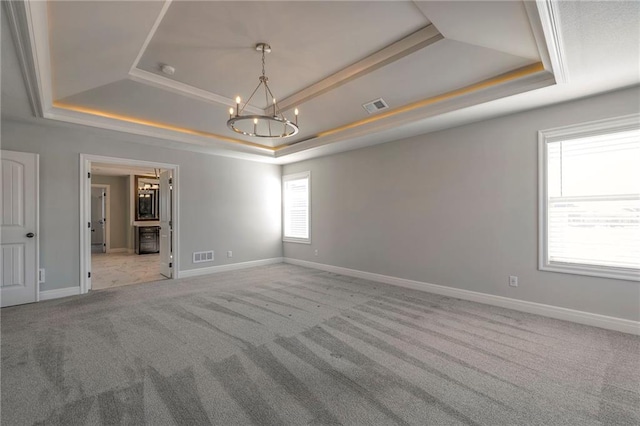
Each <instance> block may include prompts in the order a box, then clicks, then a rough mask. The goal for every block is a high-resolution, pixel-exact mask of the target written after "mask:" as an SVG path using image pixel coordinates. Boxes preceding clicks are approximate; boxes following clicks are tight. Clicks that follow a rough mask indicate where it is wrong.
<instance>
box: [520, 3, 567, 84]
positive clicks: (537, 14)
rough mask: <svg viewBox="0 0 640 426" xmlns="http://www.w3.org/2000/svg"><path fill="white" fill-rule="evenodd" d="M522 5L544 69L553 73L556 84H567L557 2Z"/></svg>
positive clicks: (565, 62) (565, 58)
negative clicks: (543, 63)
mask: <svg viewBox="0 0 640 426" xmlns="http://www.w3.org/2000/svg"><path fill="white" fill-rule="evenodd" d="M524 4H525V9H526V11H527V16H528V17H529V23H530V24H531V29H532V31H533V35H534V38H535V40H536V43H537V44H538V51H539V52H540V54H541V56H542V59H543V62H545V67H546V68H547V69H548V70H550V71H552V72H553V75H554V76H555V78H556V83H558V84H562V83H568V82H569V72H568V67H567V56H566V54H565V52H564V42H563V39H562V32H561V30H560V28H561V25H560V17H559V13H558V2H557V1H556V0H536V2H535V5H534V4H533V3H532V2H528V1H525V2H524Z"/></svg>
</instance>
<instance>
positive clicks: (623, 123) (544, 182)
mask: <svg viewBox="0 0 640 426" xmlns="http://www.w3.org/2000/svg"><path fill="white" fill-rule="evenodd" d="M637 129H640V114H630V115H626V116H622V117H615V118H608V119H604V120H598V121H593V122H588V123H580V124H575V125H570V126H564V127H557V128H553V129H548V130H540V131H538V269H539V270H541V271H550V272H561V273H566V274H577V275H587V276H593V277H602V278H612V279H620V280H629V281H640V270H636V269H631V268H616V267H609V266H597V265H581V264H576V263H561V262H551V261H549V250H548V244H547V243H548V236H549V233H548V216H547V211H548V199H549V198H548V179H547V177H548V171H549V170H548V161H547V160H548V158H547V157H548V156H547V153H548V151H547V147H548V144H549V143H553V142H560V141H566V140H572V139H579V138H584V137H589V136H598V135H606V134H610V133H617V132H622V131H628V130H637Z"/></svg>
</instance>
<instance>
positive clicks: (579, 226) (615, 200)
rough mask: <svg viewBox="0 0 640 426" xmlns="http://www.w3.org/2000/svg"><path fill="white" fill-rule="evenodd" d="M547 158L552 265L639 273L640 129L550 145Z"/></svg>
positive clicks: (548, 144)
mask: <svg viewBox="0 0 640 426" xmlns="http://www.w3.org/2000/svg"><path fill="white" fill-rule="evenodd" d="M546 154H547V158H546V164H547V176H546V179H547V188H546V198H547V199H546V230H547V235H546V237H547V241H546V245H547V247H546V248H547V250H546V256H547V259H546V263H547V264H548V265H569V266H572V265H573V266H578V267H580V266H582V267H586V268H590V269H592V270H593V269H599V270H601V271H605V272H606V271H607V270H608V271H615V270H618V271H623V272H624V271H626V272H629V273H630V274H632V275H631V276H633V275H634V274H637V273H638V272H639V271H640V129H633V130H625V131H615V132H613V133H608V134H599V135H597V136H588V137H579V138H567V139H565V140H555V141H552V142H547V147H546ZM638 276H640V275H636V277H638Z"/></svg>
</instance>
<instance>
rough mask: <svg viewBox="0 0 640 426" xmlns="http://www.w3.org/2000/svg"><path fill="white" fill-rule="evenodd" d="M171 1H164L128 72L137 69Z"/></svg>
mask: <svg viewBox="0 0 640 426" xmlns="http://www.w3.org/2000/svg"><path fill="white" fill-rule="evenodd" d="M172 1H173V0H164V4H163V5H162V8H161V9H160V13H158V16H157V17H156V20H155V21H154V22H153V25H152V26H151V29H150V30H149V34H147V37H146V38H145V39H144V42H143V43H142V46H141V47H140V51H139V52H138V56H136V59H134V61H133V63H132V64H131V68H130V69H129V72H131V71H133V70H134V69H136V68H137V66H138V63H139V62H140V59H141V58H142V55H144V52H145V50H147V47H148V46H149V43H151V39H153V36H154V35H155V34H156V31H157V30H158V27H159V26H160V23H161V22H162V20H163V19H164V15H165V14H166V13H167V10H169V6H171V3H172Z"/></svg>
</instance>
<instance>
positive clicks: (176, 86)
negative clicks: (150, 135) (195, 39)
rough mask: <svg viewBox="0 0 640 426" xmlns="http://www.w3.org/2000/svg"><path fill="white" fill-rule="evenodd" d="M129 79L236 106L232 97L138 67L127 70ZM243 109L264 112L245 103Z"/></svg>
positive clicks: (184, 94) (254, 112)
mask: <svg viewBox="0 0 640 426" xmlns="http://www.w3.org/2000/svg"><path fill="white" fill-rule="evenodd" d="M129 79H130V80H133V81H137V82H138V83H143V84H147V85H149V86H152V87H156V88H159V89H165V90H167V91H169V92H172V93H176V94H178V95H183V96H186V97H188V98H192V99H196V100H198V101H205V102H208V103H214V104H216V105H220V104H222V105H226V106H229V107H234V108H235V106H236V101H235V100H233V99H230V98H227V97H225V96H221V95H217V94H215V93H212V92H208V91H206V90H202V89H198V88H197V87H194V86H191V85H189V84H185V83H181V82H179V81H176V80H172V79H170V78H167V77H163V76H161V75H158V74H154V73H152V72H149V71H145V70H142V69H140V68H132V69H131V71H129ZM244 110H245V111H247V112H250V113H252V114H259V115H264V114H265V111H264V110H263V109H260V108H257V107H254V106H252V105H247V106H246V107H245V108H244Z"/></svg>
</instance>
